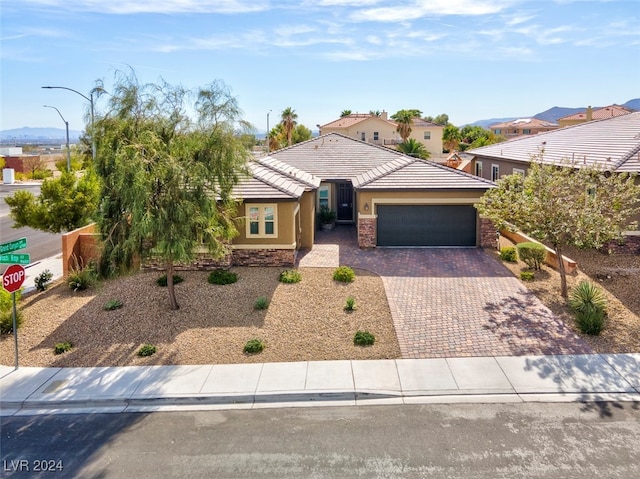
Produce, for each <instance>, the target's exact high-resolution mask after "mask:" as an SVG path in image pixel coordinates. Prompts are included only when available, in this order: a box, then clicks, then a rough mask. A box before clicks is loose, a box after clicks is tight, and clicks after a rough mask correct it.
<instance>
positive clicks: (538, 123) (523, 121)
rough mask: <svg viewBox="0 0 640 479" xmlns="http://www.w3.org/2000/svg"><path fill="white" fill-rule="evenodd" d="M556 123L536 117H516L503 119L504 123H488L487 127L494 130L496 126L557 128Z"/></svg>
mask: <svg viewBox="0 0 640 479" xmlns="http://www.w3.org/2000/svg"><path fill="white" fill-rule="evenodd" d="M557 127H558V124H557V123H551V122H549V121H544V120H539V119H537V118H518V119H517V120H512V121H505V122H504V123H495V124H493V125H489V129H491V130H495V129H497V128H529V129H537V128H557Z"/></svg>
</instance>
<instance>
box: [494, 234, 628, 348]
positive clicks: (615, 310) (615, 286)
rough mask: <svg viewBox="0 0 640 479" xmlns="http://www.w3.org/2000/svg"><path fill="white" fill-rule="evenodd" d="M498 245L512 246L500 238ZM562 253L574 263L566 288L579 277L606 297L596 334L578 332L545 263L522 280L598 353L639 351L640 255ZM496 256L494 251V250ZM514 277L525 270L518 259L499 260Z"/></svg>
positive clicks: (555, 274) (570, 250)
mask: <svg viewBox="0 0 640 479" xmlns="http://www.w3.org/2000/svg"><path fill="white" fill-rule="evenodd" d="M501 246H513V244H512V243H511V242H509V241H508V240H506V239H505V238H501ZM564 255H565V256H567V257H569V258H571V259H573V260H574V261H576V263H577V264H578V271H577V273H575V274H573V275H568V276H567V284H568V286H569V290H571V288H572V287H573V286H575V285H576V284H578V283H579V282H580V281H582V280H590V281H593V282H595V283H597V284H598V285H599V286H601V287H602V289H603V290H604V292H605V295H606V296H607V299H608V318H607V322H606V324H605V329H604V330H603V331H602V333H601V334H600V335H599V336H589V335H585V334H582V333H580V332H579V330H578V329H577V327H576V325H575V320H574V316H573V313H572V312H571V310H570V309H569V308H568V306H567V304H566V301H565V299H564V298H562V296H561V295H560V275H559V273H558V272H557V271H556V270H554V269H553V268H550V267H548V266H543V268H542V271H539V272H536V274H535V280H534V281H532V282H524V283H523V284H524V285H525V286H526V287H527V288H529V289H530V290H531V291H532V292H533V293H534V294H535V295H536V296H537V297H538V298H540V300H541V301H542V302H543V303H544V304H545V305H546V306H547V307H549V309H551V311H553V313H554V314H556V315H557V316H558V317H559V318H560V319H562V320H563V321H564V322H565V323H566V324H567V325H568V326H569V327H570V328H571V329H572V330H573V331H575V332H576V334H578V335H579V336H581V337H582V338H583V339H584V340H585V341H586V342H587V343H588V344H589V346H591V348H592V349H593V350H594V351H596V352H598V353H637V352H640V255H609V254H605V253H602V252H599V251H596V250H580V249H577V248H567V250H566V251H565V252H564ZM496 256H497V252H496ZM503 264H504V265H505V266H506V267H507V268H508V269H509V270H511V271H512V272H513V274H514V275H515V276H516V277H519V276H520V272H521V271H524V270H525V269H526V265H525V264H524V263H522V262H519V263H516V264H513V263H507V262H504V263H503Z"/></svg>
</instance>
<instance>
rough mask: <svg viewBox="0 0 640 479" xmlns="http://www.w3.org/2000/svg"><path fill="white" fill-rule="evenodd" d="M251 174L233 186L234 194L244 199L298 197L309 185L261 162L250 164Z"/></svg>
mask: <svg viewBox="0 0 640 479" xmlns="http://www.w3.org/2000/svg"><path fill="white" fill-rule="evenodd" d="M248 168H249V173H250V176H248V177H245V178H241V179H240V181H239V182H238V184H237V185H236V186H235V187H234V188H233V196H234V197H237V198H241V199H243V200H255V199H267V198H269V199H287V200H291V199H297V198H300V196H302V193H304V191H305V189H306V188H307V185H306V184H304V183H302V182H300V181H297V180H296V179H293V178H291V177H290V176H288V175H285V174H282V173H280V172H279V171H277V170H274V169H272V168H270V167H268V166H265V165H263V164H261V163H258V162H255V161H252V162H250V163H249V165H248Z"/></svg>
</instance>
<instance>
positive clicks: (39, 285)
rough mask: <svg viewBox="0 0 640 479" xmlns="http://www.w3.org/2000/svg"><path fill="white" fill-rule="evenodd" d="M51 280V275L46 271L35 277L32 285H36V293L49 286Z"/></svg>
mask: <svg viewBox="0 0 640 479" xmlns="http://www.w3.org/2000/svg"><path fill="white" fill-rule="evenodd" d="M52 279H53V273H52V272H51V271H49V270H48V269H45V270H44V271H43V272H42V273H40V274H39V275H38V276H36V278H35V280H34V283H35V285H36V289H37V290H38V291H44V290H46V289H47V288H48V287H49V284H51V280H52Z"/></svg>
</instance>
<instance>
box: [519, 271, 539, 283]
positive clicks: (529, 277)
mask: <svg viewBox="0 0 640 479" xmlns="http://www.w3.org/2000/svg"><path fill="white" fill-rule="evenodd" d="M534 278H535V275H534V274H533V271H521V272H520V279H521V280H522V281H533V280H534Z"/></svg>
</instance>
